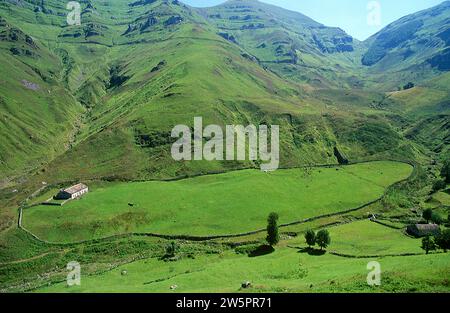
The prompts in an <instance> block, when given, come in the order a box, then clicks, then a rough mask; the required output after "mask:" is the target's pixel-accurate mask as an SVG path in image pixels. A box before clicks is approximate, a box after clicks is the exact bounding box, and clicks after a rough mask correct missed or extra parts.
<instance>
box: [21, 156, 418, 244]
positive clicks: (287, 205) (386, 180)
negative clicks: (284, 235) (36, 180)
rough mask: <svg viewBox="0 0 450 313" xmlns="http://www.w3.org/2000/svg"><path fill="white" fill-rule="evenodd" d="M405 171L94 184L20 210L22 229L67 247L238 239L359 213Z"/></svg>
mask: <svg viewBox="0 0 450 313" xmlns="http://www.w3.org/2000/svg"><path fill="white" fill-rule="evenodd" d="M411 172H412V167H411V166H410V165H407V164H404V163H398V162H390V161H382V162H381V161H380V162H370V163H361V164H355V165H349V166H344V167H323V168H311V169H288V170H278V171H276V172H272V173H263V172H261V171H259V170H243V171H235V172H229V173H226V174H218V175H208V176H201V177H195V178H189V179H184V180H179V181H172V182H157V181H152V182H133V183H110V184H106V183H98V184H97V185H96V184H93V185H90V190H91V192H90V193H89V194H87V195H85V196H83V198H81V199H80V200H76V201H71V202H68V203H67V204H65V205H64V206H63V207H49V206H37V207H32V208H30V209H26V210H25V211H24V217H23V226H24V227H26V228H27V229H28V230H30V231H32V232H33V233H35V234H36V235H38V236H39V237H40V238H41V239H45V240H49V241H53V242H72V241H77V240H86V239H93V238H101V237H105V236H108V235H113V234H119V233H128V232H142V233H144V232H151V233H158V234H170V235H197V236H211V235H225V234H238V233H244V232H249V231H254V230H258V229H263V228H264V227H265V225H266V218H267V215H268V214H269V213H270V212H272V211H276V212H278V213H279V215H280V224H282V223H289V222H293V221H298V220H302V219H305V218H310V217H315V216H319V215H323V214H328V213H337V212H341V211H345V210H348V209H352V208H355V207H358V206H361V205H363V204H365V203H367V202H370V201H373V200H375V199H377V198H379V197H381V196H382V195H383V193H384V191H385V189H386V188H387V187H388V186H390V185H392V184H393V183H395V182H397V181H400V180H402V179H405V178H407V177H408V176H409V175H410V174H411Z"/></svg>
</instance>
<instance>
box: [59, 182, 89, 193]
mask: <svg viewBox="0 0 450 313" xmlns="http://www.w3.org/2000/svg"><path fill="white" fill-rule="evenodd" d="M84 189H87V186H86V185H85V184H76V185H74V186H72V187H69V188H66V189H64V191H65V192H67V193H69V194H71V195H72V194H74V193H77V192H80V191H81V190H84Z"/></svg>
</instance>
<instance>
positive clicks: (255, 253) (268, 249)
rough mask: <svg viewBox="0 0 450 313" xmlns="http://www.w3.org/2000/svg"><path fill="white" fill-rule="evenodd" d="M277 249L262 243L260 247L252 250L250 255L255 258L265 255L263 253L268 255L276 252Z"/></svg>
mask: <svg viewBox="0 0 450 313" xmlns="http://www.w3.org/2000/svg"><path fill="white" fill-rule="evenodd" d="M274 251H275V249H274V248H273V247H271V246H269V245H261V246H259V247H258V248H256V249H255V250H253V251H251V252H250V253H249V254H248V256H249V257H251V258H255V257H258V256H263V255H267V254H271V253H272V252H274Z"/></svg>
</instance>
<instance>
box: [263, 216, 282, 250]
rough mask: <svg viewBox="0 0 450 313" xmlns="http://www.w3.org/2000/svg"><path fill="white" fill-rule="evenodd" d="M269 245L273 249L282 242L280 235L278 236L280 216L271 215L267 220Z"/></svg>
mask: <svg viewBox="0 0 450 313" xmlns="http://www.w3.org/2000/svg"><path fill="white" fill-rule="evenodd" d="M266 240H267V243H268V244H269V245H270V246H271V247H273V246H276V245H277V243H278V242H279V241H280V235H279V234H278V214H277V213H270V214H269V217H268V218H267V238H266Z"/></svg>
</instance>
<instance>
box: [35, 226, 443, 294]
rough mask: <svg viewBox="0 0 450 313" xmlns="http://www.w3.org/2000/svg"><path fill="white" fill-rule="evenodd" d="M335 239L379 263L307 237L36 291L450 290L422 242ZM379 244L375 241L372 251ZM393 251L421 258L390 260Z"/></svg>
mask: <svg viewBox="0 0 450 313" xmlns="http://www.w3.org/2000/svg"><path fill="white" fill-rule="evenodd" d="M330 233H331V236H332V242H331V245H330V247H329V249H328V251H335V252H340V253H350V254H352V253H356V254H359V253H361V252H363V253H364V254H366V255H367V254H371V255H373V257H371V258H344V257H340V256H335V255H332V254H330V253H326V254H323V255H311V254H308V253H307V252H305V250H304V248H305V243H304V239H303V237H302V236H299V237H297V238H294V239H288V240H284V241H282V242H281V243H280V245H279V246H278V247H277V248H276V250H275V251H274V252H273V253H270V254H266V255H262V256H258V257H249V256H247V255H246V254H242V253H236V252H235V251H233V250H228V251H224V252H221V253H217V254H213V255H201V256H199V257H195V258H192V257H191V258H183V259H181V260H178V261H177V262H166V261H162V260H159V259H157V258H149V259H145V260H140V261H137V262H133V263H130V264H126V265H123V266H120V267H118V268H116V269H113V270H111V271H109V272H107V273H104V274H100V275H93V276H83V277H82V279H81V285H80V286H73V287H68V286H67V285H66V283H65V282H64V283H58V284H54V285H51V286H49V287H43V288H40V289H37V290H36V291H37V292H125V291H127V292H169V291H170V287H171V286H177V288H176V289H175V290H174V291H173V292H240V291H243V290H242V289H240V285H241V283H242V282H243V281H250V282H251V283H252V288H251V289H250V291H251V292H345V291H352V292H415V291H420V292H426V291H430V290H433V291H443V292H445V291H448V283H449V282H448V277H449V274H450V269H449V267H448V255H447V254H431V255H425V254H423V251H422V252H420V249H419V248H418V246H419V242H418V240H415V239H411V238H409V237H407V236H406V235H404V234H403V233H402V232H401V231H395V230H392V229H390V228H387V227H385V226H381V225H378V224H375V223H373V222H370V221H359V222H355V223H351V224H348V225H341V226H338V227H334V228H331V229H330ZM372 239H373V241H374V242H373V243H371V244H368V243H367V241H370V240H372ZM343 242H345V244H344V243H343ZM350 247H351V248H350ZM394 247H397V248H394ZM392 252H396V253H419V254H420V255H414V256H395V257H391V256H389V257H383V256H382V255H384V254H388V253H392ZM421 253H422V254H421ZM371 261H377V262H379V263H380V265H381V271H382V274H381V286H378V287H370V286H368V284H367V283H366V278H367V274H368V273H369V270H368V269H367V264H368V263H369V262H371ZM244 291H248V290H244Z"/></svg>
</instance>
